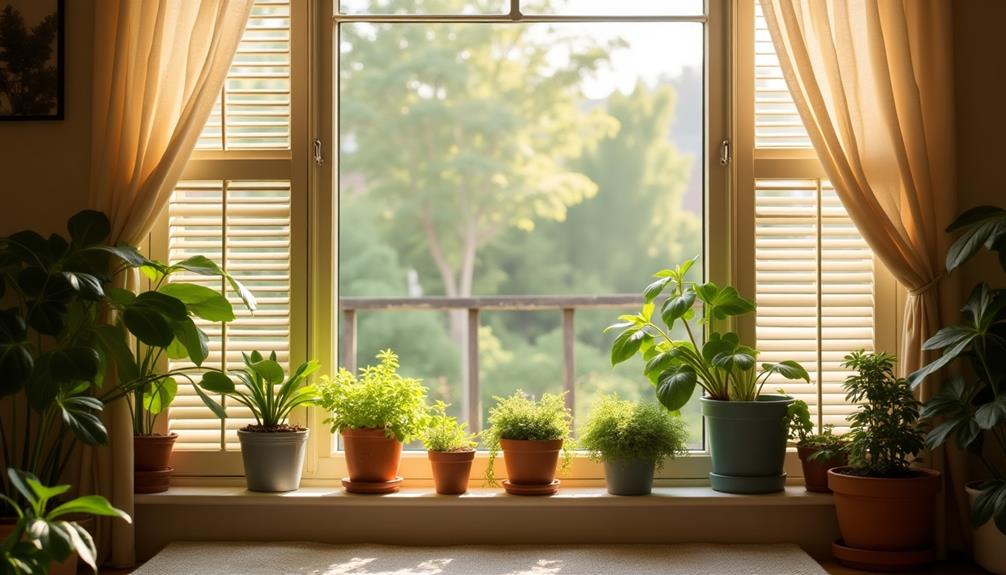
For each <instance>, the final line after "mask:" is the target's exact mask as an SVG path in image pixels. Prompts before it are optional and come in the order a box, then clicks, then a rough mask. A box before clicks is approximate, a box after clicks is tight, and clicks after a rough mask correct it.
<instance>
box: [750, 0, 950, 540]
mask: <svg viewBox="0 0 1006 575" xmlns="http://www.w3.org/2000/svg"><path fill="white" fill-rule="evenodd" d="M760 1H761V5H762V10H763V12H764V14H765V19H766V21H767V23H768V28H769V31H770V33H771V36H772V43H773V45H774V46H775V49H776V52H777V53H778V55H779V62H780V66H781V68H782V71H783V76H784V77H785V80H786V84H787V86H788V87H789V90H790V93H791V94H792V96H793V100H794V102H795V104H796V107H797V110H798V111H799V113H800V117H801V119H802V120H803V123H804V125H805V126H806V129H807V132H808V135H809V136H810V139H811V141H812V142H813V144H814V149H815V151H816V152H817V155H818V157H819V158H820V160H821V163H822V164H823V167H824V170H825V172H826V173H827V174H828V177H829V178H830V179H831V182H832V184H833V185H834V187H835V191H836V192H837V193H838V195H839V197H840V198H841V200H842V203H843V204H844V206H845V208H846V210H847V211H848V212H849V215H850V217H851V218H852V220H853V221H854V222H855V223H856V226H857V227H858V228H859V231H860V232H861V233H862V234H863V237H864V238H865V239H866V241H867V243H869V245H870V247H871V248H872V249H873V251H874V253H875V254H876V255H877V256H878V257H879V258H880V260H881V261H882V262H883V263H884V265H885V266H886V267H887V268H888V269H889V270H890V271H891V272H892V273H893V275H894V276H895V278H896V279H897V280H898V282H899V283H901V285H902V286H904V287H905V288H906V290H907V293H908V296H907V300H906V302H905V314H904V327H903V332H902V334H901V337H900V349H899V350H898V358H899V363H898V368H899V373H900V374H908V373H911V372H913V371H915V370H916V369H918V368H920V367H921V366H922V365H924V364H925V363H927V362H928V361H929V360H931V359H932V358H931V357H928V355H929V354H927V353H924V352H923V351H922V343H923V342H924V341H925V340H926V339H927V338H929V337H930V336H931V335H933V333H935V332H936V331H937V330H938V329H939V328H940V326H941V325H947V324H949V323H954V322H956V321H958V319H959V317H958V309H959V306H960V293H959V287H958V284H957V282H956V278H949V277H947V276H946V275H945V274H944V273H943V269H944V264H943V257H944V254H946V250H947V247H948V246H949V243H950V238H949V237H948V236H947V234H946V233H945V232H944V229H945V228H946V227H947V225H948V224H949V223H950V222H951V221H952V220H953V218H954V216H955V214H956V213H957V202H956V199H957V194H956V190H955V165H954V164H955V153H956V149H955V142H954V126H953V118H954V103H953V85H954V84H953V62H952V59H953V44H952V19H951V10H950V4H951V3H950V2H946V1H942V0H918V1H901V0H879V1H878V0H760ZM938 385H939V384H938V383H937V382H934V381H933V380H930V381H927V382H926V384H925V385H924V386H923V387H922V388H921V389H920V398H921V399H923V400H925V399H928V398H929V397H931V396H932V395H933V394H934V393H936V391H937V388H938ZM931 455H932V459H933V460H932V461H929V462H927V464H929V465H930V466H932V467H934V468H936V469H939V470H941V471H942V472H943V473H944V474H945V476H946V477H947V480H948V481H947V482H946V485H947V486H948V487H949V489H948V491H949V492H950V493H949V495H950V499H949V500H948V503H949V504H950V505H951V506H952V507H953V508H954V510H955V514H956V515H957V516H958V518H959V519H960V521H961V522H962V523H961V525H962V526H963V527H965V529H964V530H963V531H962V533H966V532H967V529H966V526H967V525H968V522H967V509H968V505H967V498H966V496H965V493H964V483H965V482H966V471H967V469H966V459H965V457H964V456H963V455H962V454H960V453H957V452H955V451H954V450H953V449H947V450H940V451H938V452H934V453H932V454H931Z"/></svg>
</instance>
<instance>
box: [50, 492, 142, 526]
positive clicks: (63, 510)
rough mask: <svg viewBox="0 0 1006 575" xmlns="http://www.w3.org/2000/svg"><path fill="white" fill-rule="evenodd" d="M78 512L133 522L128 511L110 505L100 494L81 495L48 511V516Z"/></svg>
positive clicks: (54, 516) (57, 516) (56, 517)
mask: <svg viewBox="0 0 1006 575" xmlns="http://www.w3.org/2000/svg"><path fill="white" fill-rule="evenodd" d="M78 513H79V514H83V515H100V516H102V517H118V518H119V519H122V520H123V521H125V522H126V523H132V522H133V520H132V519H131V518H130V517H129V514H128V513H126V512H125V511H122V510H121V509H116V508H115V507H112V504H111V503H109V502H108V500H107V499H105V498H104V497H102V496H100V495H85V496H83V497H78V498H76V499H73V500H71V501H67V502H66V503H64V504H62V505H60V506H59V507H57V508H55V509H53V510H52V511H50V512H49V515H48V517H49V520H50V521H51V520H55V519H58V518H60V517H62V516H64V515H70V514H78Z"/></svg>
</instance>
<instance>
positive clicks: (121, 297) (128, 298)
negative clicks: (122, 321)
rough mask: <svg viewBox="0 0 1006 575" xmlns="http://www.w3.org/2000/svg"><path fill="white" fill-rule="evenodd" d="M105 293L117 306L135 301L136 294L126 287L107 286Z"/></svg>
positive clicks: (123, 305)
mask: <svg viewBox="0 0 1006 575" xmlns="http://www.w3.org/2000/svg"><path fill="white" fill-rule="evenodd" d="M105 295H107V296H108V299H109V300H111V302H112V303H113V304H115V305H117V306H119V307H126V306H128V305H130V304H132V303H133V302H134V301H136V294H135V293H133V292H131V291H129V290H128V289H122V288H117V287H109V288H106V289H105Z"/></svg>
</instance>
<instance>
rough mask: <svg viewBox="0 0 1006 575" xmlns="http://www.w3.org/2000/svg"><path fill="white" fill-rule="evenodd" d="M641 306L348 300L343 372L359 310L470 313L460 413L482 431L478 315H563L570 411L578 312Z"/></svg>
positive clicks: (588, 299)
mask: <svg viewBox="0 0 1006 575" xmlns="http://www.w3.org/2000/svg"><path fill="white" fill-rule="evenodd" d="M642 303H643V301H642V298H641V297H640V296H639V295H635V294H628V295H606V296H485V297H482V296H479V297H401V298H368V297H344V298H340V300H339V308H340V310H341V311H342V317H343V325H342V334H341V338H340V343H341V346H340V347H341V355H342V358H341V359H342V362H341V363H342V367H344V368H346V369H348V370H350V371H354V372H355V371H356V351H357V349H356V342H357V337H356V336H357V333H356V320H357V313H358V312H361V311H368V312H369V311H373V312H389V311H456V310H467V312H468V329H467V345H466V347H467V350H463V353H464V355H463V356H462V357H464V358H466V359H465V361H464V366H465V368H464V370H463V378H464V385H463V389H464V394H463V400H462V414H463V417H464V418H465V420H467V421H468V425H469V428H470V429H472V430H480V429H481V428H482V427H481V421H480V420H481V414H482V407H481V405H480V403H479V402H480V399H479V398H480V394H479V314H480V313H481V312H482V311H549V310H557V311H561V312H562V360H563V390H564V391H565V392H566V406H567V407H569V409H570V410H571V411H573V410H574V408H575V405H576V353H575V348H576V332H575V330H574V328H575V323H574V322H575V318H576V310H578V309H600V308H625V309H629V308H635V307H638V306H640V305H641V304H642Z"/></svg>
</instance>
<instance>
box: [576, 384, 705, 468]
mask: <svg viewBox="0 0 1006 575" xmlns="http://www.w3.org/2000/svg"><path fill="white" fill-rule="evenodd" d="M687 440H688V432H687V431H686V429H685V425H684V423H683V422H682V421H681V418H680V417H676V416H674V415H672V414H670V413H668V412H667V410H665V409H663V408H661V407H660V406H659V405H655V404H652V403H644V402H632V401H626V400H621V399H618V396H615V395H610V396H605V397H603V398H602V399H601V401H600V402H599V403H598V404H597V405H596V406H595V407H594V409H593V411H592V412H591V414H590V418H589V419H588V420H587V424H586V426H585V427H584V430H583V432H582V434H581V436H580V445H581V446H582V447H584V448H585V449H587V450H588V451H589V452H590V455H591V457H593V458H595V459H598V460H602V461H615V460H640V459H641V460H647V461H653V462H654V463H656V464H657V466H658V468H659V467H661V466H663V463H664V459H665V458H667V457H674V456H675V455H679V454H683V453H685V452H686V451H687V447H686V442H687Z"/></svg>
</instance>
